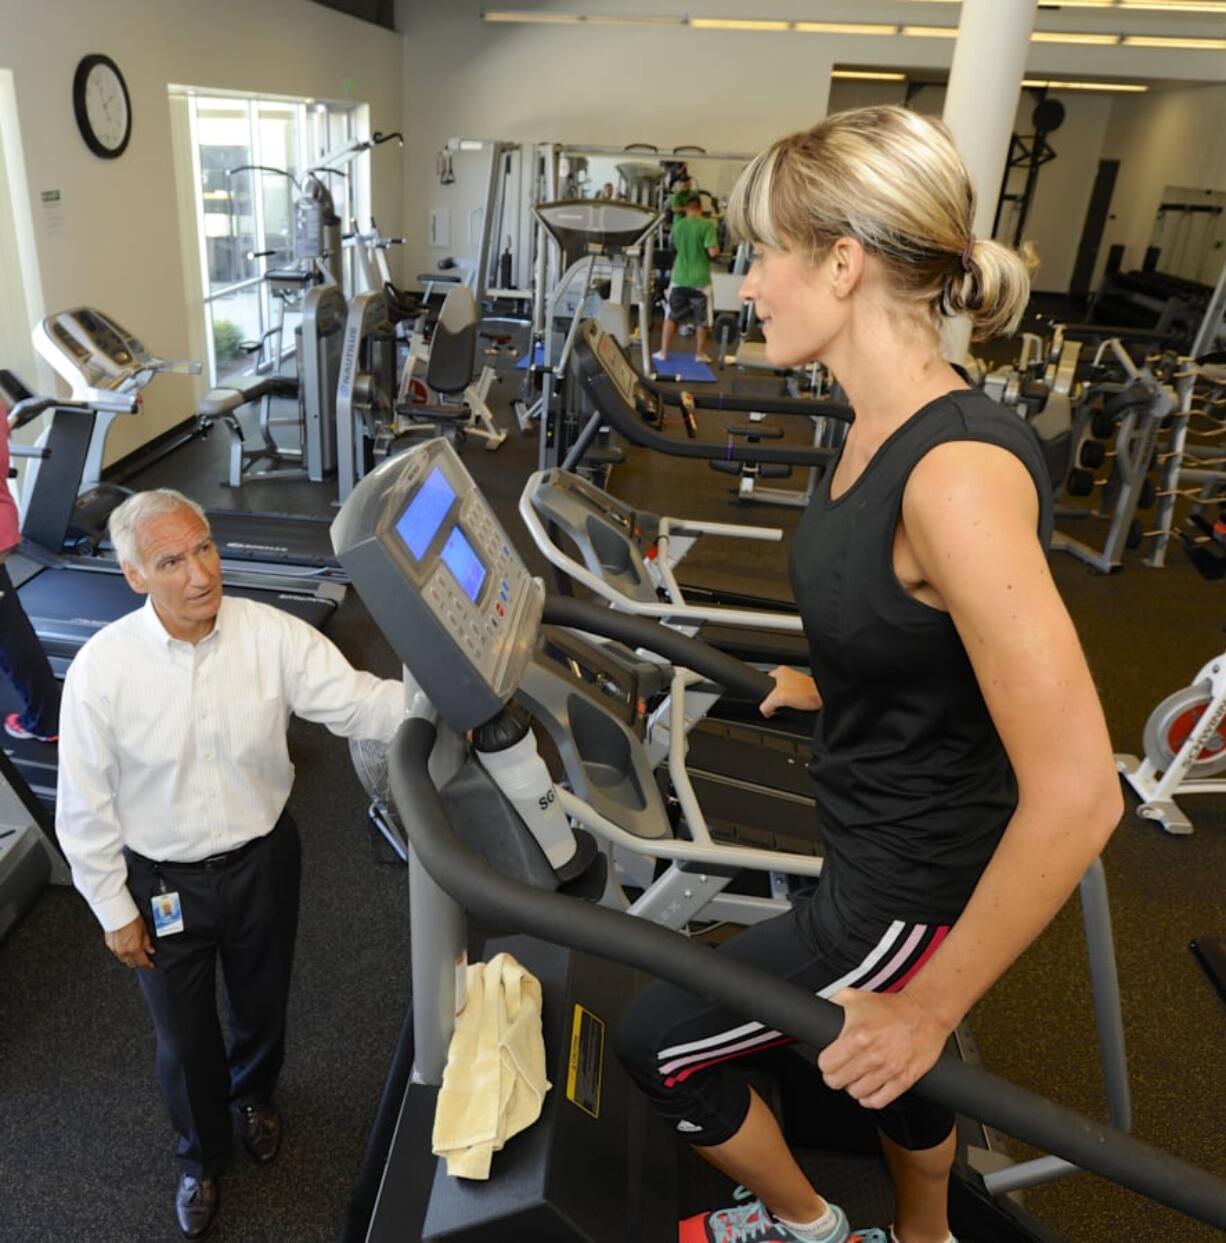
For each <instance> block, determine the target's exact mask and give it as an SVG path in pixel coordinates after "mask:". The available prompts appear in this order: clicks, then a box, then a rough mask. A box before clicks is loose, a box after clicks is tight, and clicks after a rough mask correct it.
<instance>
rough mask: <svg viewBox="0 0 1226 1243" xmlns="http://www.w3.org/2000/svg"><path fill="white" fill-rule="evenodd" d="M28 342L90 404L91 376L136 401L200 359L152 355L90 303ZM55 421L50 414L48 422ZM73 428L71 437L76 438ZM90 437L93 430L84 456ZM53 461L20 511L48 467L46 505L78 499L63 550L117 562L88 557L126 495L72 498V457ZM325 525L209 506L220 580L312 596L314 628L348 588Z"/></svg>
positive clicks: (116, 491)
mask: <svg viewBox="0 0 1226 1243" xmlns="http://www.w3.org/2000/svg"><path fill="white" fill-rule="evenodd" d="M34 341H35V344H36V345H37V346H38V347H39V352H40V353H41V354H42V355H43V357H44V358H45V359H46V360H47V361H48V362H49V363H50V364H51V366H52V367H53V368H54V369H55V371H56V372H57V373H58V374H59V375H60V376H62V377H63V378H64V380H66V381H67V382H68V384H69V385H70V386H71V388H72V390H73V394H74V397H76V396H80V399H81V400H82V401H84V402H85V403H86V404H90V403H92V405H93V406H94V407H97V406H98V401H99V397H98V396H97V395H93V396H91V394H95V393H96V389H95V384H96V381H95V379H94V377H98V376H105V377H106V379H107V383H106V385H105V393H106V397H107V400H108V401H112V402H113V401H115V400H116V399H117V398H121V397H130V398H131V399H132V401H134V402H135V401H137V399H138V398H139V396H140V394H141V392H142V391H143V390H144V388H145V387H146V385H148V384H149V382H150V381H151V380H153V379H154V378H155V377H157V376H159V375H162V374H166V373H169V374H172V375H183V374H189V375H195V374H198V373H199V371H200V364H199V363H175V362H167V361H166V360H164V359H161V358H158V357H157V356H156V355H153V354H151V353H150V352H149V351H148V350H147V349H146V348H145V346H144V344H143V343H142V342H141V341H140V340H139V338H137V337H136V336H135V335H134V334H133V333H131V332H129V331H128V330H127V329H126V328H124V327H122V326H121V325H120V324H118V323H116V321H115V320H113V319H111V318H110V317H109V316H108V315H105V314H103V312H101V311H98V310H96V309H94V308H91V307H77V308H75V309H73V310H71V311H60V312H58V313H57V314H55V315H49V316H47V318H46V319H44V320H43V321H42V323H41V324H40V325H39V326H38V328H37V329H36V330H35V334H34ZM54 404H55V403H52V405H54ZM62 405H63V403H61V406H62ZM103 408H104V407H103ZM65 411H66V408H65ZM78 417H79V416H78ZM112 417H113V416H112ZM58 422H59V416H58V415H57V416H56V417H55V418H53V420H52V423H53V425H54V424H56V423H58ZM108 426H109V420H108ZM50 434H51V433H50V431H48V432H47V433H45V435H48V436H49V435H50ZM78 434H79V432H77V431H74V433H73V435H74V437H75V436H76V435H78ZM96 437H97V431H96V427H95V431H94V434H93V437H92V438H91V440H90V446H91V447H90V452H91V453H92V452H93V444H94V441H95V440H96ZM55 460H56V459H55V458H52V465H51V466H50V467H48V465H46V464H43V465H42V466H41V467H40V470H39V472H38V473H37V474H35V475H34V476H33V477H32V479H31V480H30V481H29V482H28V483H27V485H26V497H27V499H26V509H29V507H30V506H31V505H33V504H34V499H33V496H32V495H31V489H42V484H41V483H39V478H40V476H41V475H42V474H44V473H45V472H46V471H47V470H48V469H51V470H53V471H54V472H55V475H56V481H55V484H54V486H53V487H49V488H48V489H46V490H44V492H45V495H47V496H48V497H50V498H51V503H52V504H54V505H56V506H60V507H62V506H63V505H65V504H68V503H69V502H68V497H69V496H71V497H74V498H76V500H75V509H73V510H72V528H73V529H72V530H71V531H69V532H68V534H67V536H66V539H67V543H68V545H69V547H70V549H71V550H72V551H75V552H77V553H84V554H86V556H87V562H88V563H89V568H91V569H97V568H111V569H114V568H117V567H115V566H114V565H110V566H109V567H108V566H107V565H105V564H103V563H101V562H98V561H96V560H94V559H93V557H92V554H94V553H96V552H100V551H103V552H105V551H107V544H106V535H105V533H106V520H107V518H108V517H109V516H110V513H111V510H113V509H114V508H115V507H116V505H118V504H119V503H120V501H121V500H122V499H123V497H124V496H125V495H127V493H126V492H125V490H124V489H122V488H117V487H116V486H114V485H113V484H100V483H97V482H96V481H95V483H94V484H93V485H92V486H87V487H86V488H85V490H84V491H82V492H81V494H80V496H78V495H77V491H78V487H79V484H78V483H77V478H76V475H75V473H74V468H72V467H71V466H70V462H71V461H72V460H73V458H69V457H63V456H62V457H61V458H60V459H59V465H58V466H56V465H55V464H54V463H55ZM87 465H88V463H87ZM328 521H329V520H328V519H326V518H312V517H309V516H306V515H302V514H274V513H262V512H259V511H254V510H224V509H222V510H218V509H214V510H210V511H209V523H210V525H211V526H212V529H213V537H214V539H215V540H216V542H217V547H218V549H219V551H220V552H221V557H222V569H223V572H224V577H225V581H226V582H227V583H232V584H233V585H235V586H236V587H245V588H253V589H257V590H258V589H263V590H264V591H266V592H267V593H269V601H270V603H273V604H276V603H278V602H279V599H280V598H281V597H282V596H283V598H284V602H285V603H286V604H287V605H289V606H291V611H298V610H299V609H300V607H301V606H302V605H304V604H306V603H307V602H309V601H310V600H311V599H312V598H313V599H314V600H315V601H316V602H317V603H316V604H315V605H311V606H309V607H307V608H306V612H307V613H308V614H310V620H311V621H312V624H313V625H321V624H323V622H325V621H326V620H327V619H328V618H329V617H331V615H332V613H333V611H334V610H335V608H336V606H337V604H339V603H340V601H341V600H342V599H343V598H344V594H345V590H344V575H343V574H342V573H341V571H340V569H339V567H338V566H337V563H336V560H335V558H334V557H333V556H332V549H331V545H330V543H329V541H328ZM26 535H27V537H28V538H30V539H33V540H35V541H36V542H37V543H38V544H39V545H40V546H41V547H43V548H45V549H47V550H49V551H50V552H52V553H53V554H58V553H59V552H60V551H61V545H60V544H58V543H55V542H54V537H55V532H54V530H46V531H43V530H40V532H37V533H36V532H33V531H26Z"/></svg>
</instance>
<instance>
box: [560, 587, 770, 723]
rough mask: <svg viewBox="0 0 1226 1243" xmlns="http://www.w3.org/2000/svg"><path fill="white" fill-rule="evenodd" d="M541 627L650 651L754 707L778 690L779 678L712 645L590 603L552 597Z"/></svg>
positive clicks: (656, 623)
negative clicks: (585, 633)
mask: <svg viewBox="0 0 1226 1243" xmlns="http://www.w3.org/2000/svg"><path fill="white" fill-rule="evenodd" d="M541 623H542V625H546V626H568V627H570V628H571V629H572V630H586V631H588V632H589V633H591V634H599V635H602V636H603V637H604V638H606V639H616V640H617V641H618V642H619V643H624V644H625V645H626V646H627V647H629V648H631V649H634V648H639V647H643V648H647V649H648V650H650V651H652V652H654V653H655V654H656V655H657V656H663V657H664V658H665V659H666V660H668V661H669V662H670V663H671V664H674V665H681V666H683V667H684V668H686V669H691V670H693V672H694V673H699V674H701V675H702V676H703V677H704V678H710V679H711V681H712V682H715V683H717V684H718V685H719V686H722V687H724V689H725V690H729V691H732V692H733V694H735V695H739V696H741V697H743V698H745V699H748V700H750V701H751V702H753V703H761V701H762V700H763V699H765V698H766V697H767V695H769V694H770V693H771V691H773V690H774V689H775V679H774V678H772V677H771V675H770V674H769V673H763V672H762V670H761V669H755V668H754V667H753V665H747V664H746V663H745V662H744V661H743V660H738V659H737V658H736V657H735V656H730V655H729V654H728V653H727V652H721V651H720V650H719V649H718V648H714V647H712V646H711V645H710V644H709V643H703V642H700V641H699V640H698V639H691V638H690V637H689V636H688V635H684V634H681V633H680V632H679V631H677V630H670V629H669V628H668V627H667V626H661V625H660V624H659V622H656V621H652V620H651V619H649V618H646V617H635V616H634V615H633V614H631V613H620V612H618V611H617V610H616V609H610V608H607V607H606V606H605V605H603V604H594V603H593V602H592V601H590V600H576V599H575V598H574V597H573V596H559V595H548V596H546V597H545V608H544V612H543V613H542V615H541Z"/></svg>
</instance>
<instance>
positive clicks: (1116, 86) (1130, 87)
mask: <svg viewBox="0 0 1226 1243" xmlns="http://www.w3.org/2000/svg"><path fill="white" fill-rule="evenodd" d="M1022 85H1023V86H1043V87H1046V88H1047V89H1048V90H1050V91H1121V92H1130V93H1134V94H1135V93H1137V92H1141V91H1148V90H1149V87H1148V86H1146V85H1145V84H1144V83H1142V82H1057V81H1054V80H1049V79H1046V78H1023V79H1022Z"/></svg>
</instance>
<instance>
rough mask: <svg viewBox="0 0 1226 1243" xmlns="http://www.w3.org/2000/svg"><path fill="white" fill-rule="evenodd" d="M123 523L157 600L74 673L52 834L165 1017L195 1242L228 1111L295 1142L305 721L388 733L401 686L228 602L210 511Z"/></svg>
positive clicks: (281, 618)
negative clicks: (291, 1126)
mask: <svg viewBox="0 0 1226 1243" xmlns="http://www.w3.org/2000/svg"><path fill="white" fill-rule="evenodd" d="M110 530H111V538H112V540H113V542H114V544H115V548H116V551H117V553H118V555H119V558H120V561H121V562H122V564H123V571H124V574H125V575H126V577H127V580H128V583H129V584H130V585H131V587H132V589H133V590H134V591H136V592H139V593H140V594H142V595H145V596H147V600H146V602H145V605H144V607H143V608H141V609H138V610H136V611H135V612H133V613H131V614H129V615H128V616H126V617H123V618H120V619H119V620H118V621H116V622H113V623H111V625H109V626H107V627H106V628H105V629H104V630H102V631H100V632H99V633H98V634H97V635H95V636H94V638H92V639H91V640H90V641H89V642H88V643H87V644H86V645H85V646H84V647H83V648H82V649H81V651H80V653H79V654H78V655H77V658H76V660H75V661H74V662H73V664H72V666H71V668H70V669H69V671H68V677H67V680H66V681H65V684H64V698H63V707H62V710H61V720H60V766H59V793H58V807H57V812H56V828H57V830H58V833H59V837H60V841H61V843H62V844H63V847H64V850H65V853H66V854H67V855H68V858H69V861H70V862H71V864H72V871H73V879H74V881H75V883H76V886H77V888H78V889H79V890H80V891H81V892H82V894H84V896H85V898H86V900H87V901H88V902H89V904H90V906H91V908H92V909H93V912H94V914H95V915H96V916H97V918H98V922H99V923H100V924H101V925H102V927H103V929H104V931H105V933H106V944H107V947H108V948H109V949H110V950H111V952H112V953H113V954H114V955H115V956H116V957H117V958H118V959H119V960H120V961H121V962H122V963H124V964H125V965H126V966H128V967H131V968H134V969H135V970H136V972H137V977H138V979H139V981H140V984H141V988H142V991H143V993H144V995H145V1000H146V1002H147V1003H148V1006H149V1010H150V1012H151V1014H152V1016H153V1021H154V1025H155V1027H156V1029H157V1066H158V1077H159V1079H160V1081H161V1086H162V1092H163V1095H164V1096H165V1098H166V1103H167V1105H168V1107H169V1109H170V1116H171V1119H172V1121H173V1123H174V1126H175V1129H176V1130H177V1131H178V1133H179V1147H178V1154H179V1161H180V1165H181V1172H180V1179H179V1184H178V1188H177V1191H176V1196H175V1208H176V1216H177V1219H178V1223H179V1228H180V1230H181V1231H182V1233H183V1234H184V1235H185V1237H187V1238H189V1239H199V1238H202V1237H203V1236H204V1235H205V1234H206V1233H207V1232H208V1230H209V1229H210V1227H211V1226H212V1224H213V1222H214V1219H215V1217H216V1214H217V1207H218V1202H219V1197H218V1182H217V1180H218V1175H219V1174H220V1172H221V1169H222V1166H223V1165H224V1163H225V1161H226V1159H227V1157H228V1155H229V1153H230V1149H231V1144H232V1135H233V1126H232V1123H231V1110H233V1111H234V1112H235V1113H237V1115H238V1120H239V1128H240V1132H241V1134H242V1138H243V1141H244V1144H245V1146H246V1148H247V1149H248V1151H249V1152H250V1153H251V1155H252V1156H253V1157H254V1158H255V1159H256V1160H257V1161H260V1162H268V1161H271V1160H272V1159H273V1158H274V1157H275V1156H276V1155H277V1151H278V1149H279V1147H280V1140H281V1120H280V1115H279V1114H278V1112H277V1110H276V1107H275V1106H274V1105H273V1103H272V1095H273V1088H274V1085H275V1083H276V1080H277V1074H278V1072H279V1070H280V1068H281V1063H282V1060H283V1056H284V1051H285V1012H286V1000H287V997H288V993H289V980H290V967H291V964H292V961H293V954H294V939H295V932H296V928H297V919H298V889H299V866H300V852H299V840H298V830H297V828H296V827H295V825H294V822H293V821H292V820H291V819H290V817H289V816H288V814H287V813H286V810H285V805H286V801H287V800H288V798H289V793H290V787H291V785H292V783H293V775H294V770H293V765H292V764H291V763H290V759H289V753H288V750H287V747H286V727H287V725H288V723H289V717H290V714H291V713H296V714H297V715H298V716H301V717H304V718H306V719H307V720H310V721H318V722H320V723H321V724H323V725H326V726H327V727H328V728H329V729H330V730H331V731H332V732H333V733H335V734H341V735H344V736H347V737H358V738H378V739H383V740H389V739H390V738H391V737H392V735H393V734H394V733H395V731H396V728H397V726H398V725H399V722H400V718H401V715H402V711H403V689H402V687H401V684H400V683H399V682H391V681H382V680H380V679H378V678H375V677H374V676H372V675H371V674H369V673H362V672H358V671H356V670H354V669H353V668H352V667H351V666H350V665H349V664H348V662H347V661H346V660H345V658H344V657H343V656H342V655H341V654H340V652H339V651H338V650H337V649H336V647H335V646H334V645H333V644H332V643H330V642H329V641H328V640H327V639H325V638H324V637H323V636H322V635H320V634H318V633H317V632H316V631H314V630H312V629H311V628H310V627H309V626H307V625H306V624H305V623H303V622H301V621H298V620H296V619H295V618H292V617H290V616H289V615H287V614H285V613H282V612H279V611H278V610H276V609H273V608H269V607H267V606H265V605H261V604H255V603H253V602H251V601H248V600H239V599H227V598H225V597H224V596H223V594H222V582H221V561H220V557H219V555H218V552H217V548H216V545H215V544H214V543H213V539H212V536H211V534H210V532H209V526H208V522H207V521H206V519H205V516H204V513H203V511H202V510H201V509H200V507H199V506H198V505H196V504H195V503H194V502H192V501H190V500H188V499H187V498H186V497H185V496H183V495H181V494H180V493H178V492H174V491H171V490H170V489H159V490H157V491H153V492H142V493H138V494H136V495H135V496H132V497H130V498H129V499H128V500H127V501H125V502H124V503H123V504H122V505H121V506H120V507H119V508H118V509H116V510H115V512H114V514H113V515H112V516H111V520H110ZM219 960H220V963H221V970H222V975H223V977H224V980H225V989H226V997H227V1000H228V1011H229V1013H228V1020H229V1030H230V1046H229V1049H227V1048H226V1043H225V1040H224V1039H223V1036H222V1029H221V1024H220V1022H219V1019H218V1015H217V1007H216V1002H215V972H216V966H217V963H218V961H219Z"/></svg>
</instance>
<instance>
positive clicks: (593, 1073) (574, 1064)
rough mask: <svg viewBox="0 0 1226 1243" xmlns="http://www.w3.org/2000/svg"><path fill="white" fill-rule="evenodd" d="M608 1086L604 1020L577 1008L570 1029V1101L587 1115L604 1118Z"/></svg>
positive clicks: (567, 1095) (578, 1006)
mask: <svg viewBox="0 0 1226 1243" xmlns="http://www.w3.org/2000/svg"><path fill="white" fill-rule="evenodd" d="M603 1082H604V1020H603V1019H600V1018H597V1017H596V1015H594V1014H593V1013H592V1012H591V1011H590V1010H585V1009H584V1008H583V1007H582V1006H580V1005H576V1006H575V1017H574V1020H573V1022H572V1023H571V1029H570V1060H569V1062H568V1064H567V1068H566V1099H567V1100H568V1101H570V1102H571V1103H572V1104H574V1105H578V1106H579V1108H580V1109H582V1110H583V1112H584V1113H585V1114H589V1115H590V1116H591V1117H593V1118H599V1117H600V1089H601V1085H602V1084H603Z"/></svg>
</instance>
